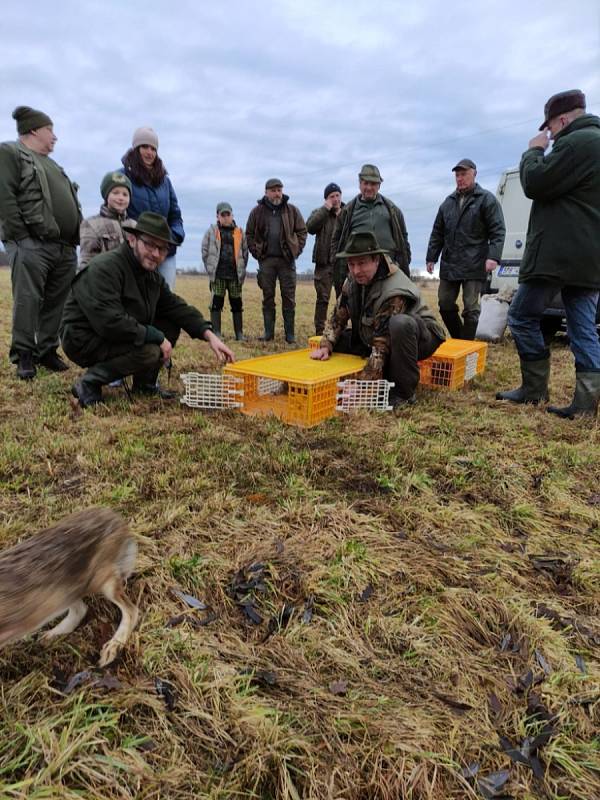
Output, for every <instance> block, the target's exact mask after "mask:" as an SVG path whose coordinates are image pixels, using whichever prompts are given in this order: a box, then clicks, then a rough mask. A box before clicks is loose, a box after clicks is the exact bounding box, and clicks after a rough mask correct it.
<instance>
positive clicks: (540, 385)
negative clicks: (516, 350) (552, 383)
mask: <svg viewBox="0 0 600 800" xmlns="http://www.w3.org/2000/svg"><path fill="white" fill-rule="evenodd" d="M549 378H550V359H549V358H543V359H540V360H539V361H523V360H521V385H520V386H519V387H518V389H510V390H509V391H507V392H497V393H496V400H510V401H511V403H519V404H522V403H531V405H534V406H537V404H538V403H544V402H546V401H547V400H548V380H549Z"/></svg>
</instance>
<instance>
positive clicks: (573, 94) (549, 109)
mask: <svg viewBox="0 0 600 800" xmlns="http://www.w3.org/2000/svg"><path fill="white" fill-rule="evenodd" d="M574 108H582V109H583V110H584V111H585V95H584V93H583V92H582V91H580V90H579V89H569V90H568V91H567V92H559V93H558V94H553V95H552V97H551V98H550V99H549V100H548V102H547V103H546V105H545V106H544V121H543V122H542V124H541V125H540V130H541V131H543V130H544V128H547V127H548V122H549V121H550V120H551V119H552V117H558V115H559V114H566V113H567V111H573V109H574Z"/></svg>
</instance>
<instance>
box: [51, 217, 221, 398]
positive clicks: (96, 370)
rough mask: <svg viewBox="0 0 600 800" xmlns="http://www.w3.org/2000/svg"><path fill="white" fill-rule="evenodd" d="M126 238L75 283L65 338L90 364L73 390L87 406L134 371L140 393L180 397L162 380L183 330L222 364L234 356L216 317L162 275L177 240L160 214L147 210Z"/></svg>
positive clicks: (82, 362) (75, 356)
mask: <svg viewBox="0 0 600 800" xmlns="http://www.w3.org/2000/svg"><path fill="white" fill-rule="evenodd" d="M122 227H123V231H124V232H125V235H126V241H125V242H123V244H122V245H120V246H119V247H118V248H117V249H116V250H112V251H110V252H108V253H102V254H101V255H98V256H96V257H95V258H93V259H92V260H91V261H90V263H89V265H88V266H87V267H86V268H85V269H84V270H82V271H81V272H80V273H79V274H78V275H77V276H76V278H75V280H74V281H73V284H72V286H71V292H70V294H69V297H68V299H67V302H66V304H65V310H64V314H63V321H62V332H61V342H62V346H63V350H64V351H65V353H66V354H67V356H68V357H69V358H70V359H71V361H74V362H75V363H76V364H79V366H80V367H87V371H86V372H85V374H84V375H83V377H82V378H80V379H79V380H78V381H77V382H76V383H75V384H74V385H73V388H72V390H71V391H72V393H73V396H74V397H75V398H76V399H77V401H78V402H79V405H80V406H81V407H82V408H86V407H87V406H93V405H95V404H96V403H100V402H102V386H104V385H105V384H108V383H111V382H112V381H115V380H118V379H119V378H123V377H125V376H126V375H133V391H134V392H137V393H139V394H147V395H158V396H160V397H163V398H164V399H169V398H170V397H174V394H173V393H170V392H163V391H162V390H161V389H160V387H159V385H158V382H157V379H158V373H159V370H160V367H161V364H168V363H169V361H170V358H171V351H172V350H173V347H174V346H175V343H176V341H177V339H178V337H179V334H180V332H181V329H182V328H183V330H184V331H186V333H188V334H189V335H190V336H191V337H192V338H193V339H204V340H205V341H206V342H208V345H209V347H210V348H211V350H212V351H213V352H214V354H215V356H216V357H217V360H218V361H234V360H235V358H234V355H233V353H232V352H231V350H230V349H229V348H228V347H227V346H226V345H225V344H223V342H222V341H221V340H220V339H219V338H218V337H217V336H215V334H214V333H213V332H212V326H211V324H210V322H207V321H206V320H205V319H204V317H203V316H202V314H201V313H200V312H199V311H198V310H197V309H196V308H194V307H193V306H190V305H188V304H187V303H186V302H185V300H183V299H182V298H181V297H178V296H177V295H176V294H173V292H171V290H170V289H169V287H168V285H167V284H166V282H165V280H164V278H163V277H162V276H161V275H160V274H159V273H158V271H157V270H158V267H159V266H160V265H161V264H162V262H163V261H164V260H165V258H166V257H167V255H168V252H169V246H170V245H174V244H176V242H174V241H173V240H172V238H171V232H170V230H169V225H168V223H167V221H166V219H165V218H164V217H161V216H160V214H154V213H153V212H150V211H147V212H144V213H143V214H141V215H140V217H139V219H138V221H137V225H135V227H134V225H133V224H132V223H129V224H128V223H124V224H123V226H122Z"/></svg>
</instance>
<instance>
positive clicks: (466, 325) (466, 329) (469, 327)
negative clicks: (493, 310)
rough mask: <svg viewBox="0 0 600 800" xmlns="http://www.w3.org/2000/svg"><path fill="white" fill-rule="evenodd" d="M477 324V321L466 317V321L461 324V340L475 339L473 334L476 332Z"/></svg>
mask: <svg viewBox="0 0 600 800" xmlns="http://www.w3.org/2000/svg"><path fill="white" fill-rule="evenodd" d="M477 322H478V320H476V319H473V318H471V317H467V319H466V320H465V321H464V322H463V326H462V334H461V335H462V338H463V339H469V340H472V339H474V338H475V333H476V332H477ZM455 338H456V337H455Z"/></svg>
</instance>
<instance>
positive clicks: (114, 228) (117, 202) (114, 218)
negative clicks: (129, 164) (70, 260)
mask: <svg viewBox="0 0 600 800" xmlns="http://www.w3.org/2000/svg"><path fill="white" fill-rule="evenodd" d="M100 194H101V195H102V199H103V200H104V203H103V204H102V206H101V207H100V213H99V214H96V215H95V216H94V217H88V218H87V219H84V220H83V222H82V223H81V228H80V232H79V233H80V239H81V241H80V246H79V269H80V270H81V269H83V268H84V267H85V266H87V264H88V263H89V261H90V259H92V258H93V257H94V256H96V255H98V254H99V253H105V252H106V251H107V250H114V249H115V248H116V247H118V246H119V245H120V244H121V243H122V241H123V239H124V235H123V231H122V229H121V225H122V224H123V223H124V222H125V221H126V220H127V207H128V206H129V201H130V199H131V181H130V180H129V178H128V177H127V175H124V174H123V173H122V172H107V173H106V175H105V176H104V178H102V183H101V184H100Z"/></svg>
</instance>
